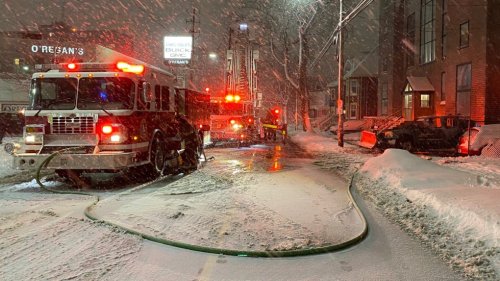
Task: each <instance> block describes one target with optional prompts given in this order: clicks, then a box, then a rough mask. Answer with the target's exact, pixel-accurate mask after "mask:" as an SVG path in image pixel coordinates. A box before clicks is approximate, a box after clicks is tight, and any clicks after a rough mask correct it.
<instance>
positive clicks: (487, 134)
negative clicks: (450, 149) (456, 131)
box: [457, 124, 500, 157]
mask: <svg viewBox="0 0 500 281" xmlns="http://www.w3.org/2000/svg"><path fill="white" fill-rule="evenodd" d="M483 151H485V152H486V151H487V152H486V153H487V154H488V156H492V157H495V156H496V157H500V124H490V125H483V126H481V127H473V128H471V129H470V130H466V131H465V132H464V133H463V134H462V136H461V137H460V139H459V142H458V145H457V153H458V154H459V155H481V154H483Z"/></svg>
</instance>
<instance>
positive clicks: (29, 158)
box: [13, 152, 137, 170]
mask: <svg viewBox="0 0 500 281" xmlns="http://www.w3.org/2000/svg"><path fill="white" fill-rule="evenodd" d="M49 157H50V154H35V153H24V154H16V155H14V160H13V168H14V169H17V170H35V169H38V167H39V166H40V165H41V164H42V163H43V162H44V161H45V160H47V158H49ZM136 164H137V161H136V155H135V153H133V152H101V153H97V154H58V155H56V156H55V157H54V158H52V159H51V160H50V161H48V164H46V167H44V168H43V169H64V170H66V169H69V170H120V169H124V168H126V167H130V166H133V165H136Z"/></svg>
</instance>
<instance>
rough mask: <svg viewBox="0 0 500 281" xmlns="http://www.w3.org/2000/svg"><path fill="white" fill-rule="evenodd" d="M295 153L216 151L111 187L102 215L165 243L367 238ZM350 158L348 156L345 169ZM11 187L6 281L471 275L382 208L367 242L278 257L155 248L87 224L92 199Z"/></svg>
mask: <svg viewBox="0 0 500 281" xmlns="http://www.w3.org/2000/svg"><path fill="white" fill-rule="evenodd" d="M285 150H286V148H285ZM208 153H209V155H210V153H212V151H209V152H208ZM283 153H285V151H283V150H280V149H278V148H277V147H272V146H271V147H256V148H254V149H252V150H245V149H225V150H219V151H217V150H213V153H212V154H211V155H212V156H215V160H214V161H212V162H209V163H208V164H207V165H206V166H205V167H204V168H203V169H201V170H199V171H197V172H195V173H193V174H190V175H188V176H185V177H180V178H179V177H177V178H171V179H166V180H165V181H160V182H157V183H155V184H154V185H153V186H150V187H147V188H143V189H138V190H134V191H133V192H129V191H130V190H112V191H108V192H102V193H101V195H102V196H103V198H104V200H103V202H100V203H99V205H98V207H97V208H96V209H95V210H94V211H95V212H96V214H97V215H102V216H103V217H104V218H105V219H115V220H119V221H121V222H123V223H125V224H127V225H129V226H133V227H138V228H139V229H140V230H144V231H150V232H151V233H153V234H158V235H160V236H161V235H167V237H168V238H171V239H174V238H176V239H182V240H183V241H187V242H192V243H194V242H197V243H206V245H209V246H218V247H228V248H231V247H232V248H234V247H237V248H245V249H257V248H259V247H261V248H263V249H269V250H273V249H275V250H276V249H279V250H284V249H296V248H301V247H308V246H317V245H324V244H327V243H336V242H338V241H340V240H342V239H346V237H349V233H350V234H351V235H352V234H353V233H358V232H359V231H360V230H361V226H362V224H361V223H360V221H358V219H359V218H356V212H355V210H354V209H353V208H352V205H351V203H350V202H349V200H348V199H347V196H346V194H347V193H346V191H347V190H346V188H347V182H346V181H343V180H341V179H339V178H337V177H336V176H334V175H332V174H331V173H330V172H328V171H325V170H321V168H322V166H321V161H320V162H318V161H316V160H313V159H308V158H307V157H306V158H302V157H299V158H295V157H285V156H284V155H283ZM300 156H305V155H300ZM346 161H347V160H346V159H341V158H339V161H338V163H339V164H338V166H342V165H344V164H342V163H346ZM329 167H330V168H331V167H332V166H329ZM323 168H324V167H323ZM338 171H339V172H340V171H342V170H338ZM47 184H51V185H52V187H53V188H63V187H64V186H60V184H57V183H55V182H51V183H47ZM0 192H1V193H0V194H1V196H0V206H1V207H0V219H1V224H0V248H1V249H2V250H1V251H0V276H2V280H42V279H43V280H66V279H74V280H373V279H377V280H417V279H418V280H436V279H439V280H459V279H460V276H459V275H457V274H456V273H454V272H452V270H451V269H450V268H448V267H447V266H446V265H445V264H444V263H443V262H441V261H440V260H439V259H438V258H436V257H435V256H434V255H433V254H431V253H430V252H428V251H427V250H425V249H422V247H421V245H420V243H419V242H418V241H415V240H413V239H412V238H409V237H408V236H407V235H406V234H405V233H403V232H402V231H401V230H400V229H399V228H398V227H397V226H395V225H393V224H391V223H390V222H389V221H388V220H387V219H385V218H384V217H383V216H381V215H380V214H379V213H377V211H374V208H373V206H371V205H370V204H367V205H365V204H364V203H362V205H361V208H362V209H363V212H364V214H365V216H366V217H367V219H368V223H369V225H370V232H369V235H368V237H367V238H366V239H365V240H364V241H362V242H361V243H360V244H357V245H355V246H353V247H351V248H348V249H346V250H343V251H341V252H335V253H329V254H322V255H313V256H306V257H295V258H271V259H269V258H243V257H231V256H224V255H215V254H206V253H200V252H193V251H189V250H184V249H179V248H174V247H169V246H165V245H161V244H157V243H152V242H148V241H145V240H143V239H140V238H138V237H137V236H133V235H129V234H125V233H123V232H122V231H121V230H119V229H116V228H114V227H109V226H106V225H104V224H102V223H100V222H91V221H89V220H87V219H84V217H83V215H82V212H83V208H84V206H86V205H88V204H90V203H91V202H92V200H91V199H92V198H90V197H86V196H80V195H56V194H50V193H45V192H41V191H40V189H39V188H38V187H37V185H36V183H35V182H34V181H31V182H27V183H20V184H8V185H3V186H2V187H1V188H0ZM357 200H358V201H361V199H360V198H358V197H357Z"/></svg>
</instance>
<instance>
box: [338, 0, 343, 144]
mask: <svg viewBox="0 0 500 281" xmlns="http://www.w3.org/2000/svg"><path fill="white" fill-rule="evenodd" d="M337 43H338V57H339V58H338V59H339V73H338V93H337V111H338V112H337V114H338V115H339V122H338V123H339V127H338V129H337V138H338V146H339V147H344V118H343V117H344V116H343V115H344V102H343V101H342V89H343V87H344V85H343V82H342V81H343V80H342V78H343V77H342V76H343V72H344V58H343V54H342V51H343V50H342V0H340V14H339V33H338V40H337Z"/></svg>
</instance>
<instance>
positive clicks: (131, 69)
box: [35, 62, 144, 74]
mask: <svg viewBox="0 0 500 281" xmlns="http://www.w3.org/2000/svg"><path fill="white" fill-rule="evenodd" d="M49 70H58V71H63V72H77V71H81V72H107V71H120V72H127V73H135V74H142V73H143V72H144V65H141V64H129V63H126V62H118V63H59V64H36V65H35V71H38V72H47V71H49Z"/></svg>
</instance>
